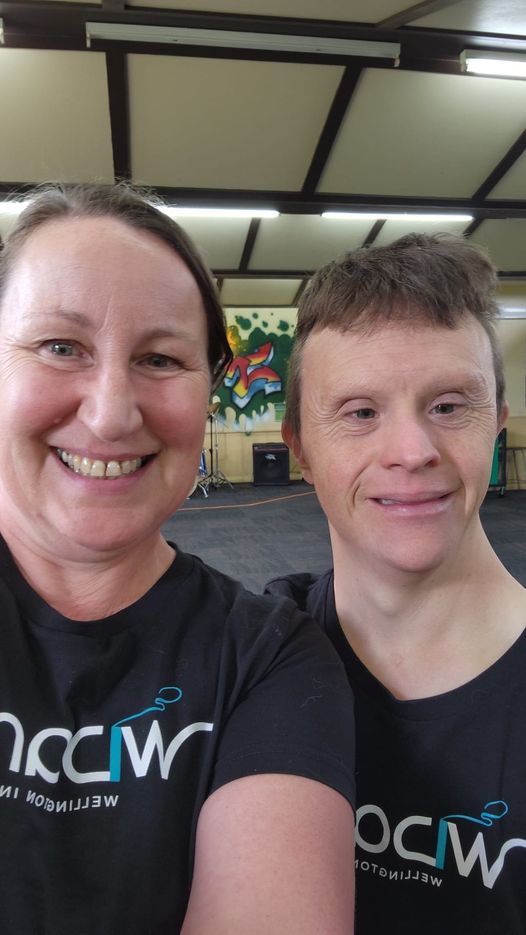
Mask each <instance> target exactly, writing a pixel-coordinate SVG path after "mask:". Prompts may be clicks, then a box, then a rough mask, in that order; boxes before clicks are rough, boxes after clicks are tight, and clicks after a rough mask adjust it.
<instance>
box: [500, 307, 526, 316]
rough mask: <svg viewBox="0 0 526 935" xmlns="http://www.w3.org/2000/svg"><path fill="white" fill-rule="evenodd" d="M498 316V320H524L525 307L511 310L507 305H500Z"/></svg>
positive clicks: (525, 314)
mask: <svg viewBox="0 0 526 935" xmlns="http://www.w3.org/2000/svg"><path fill="white" fill-rule="evenodd" d="M499 316H500V318H505V319H513V318H523V319H524V318H526V306H525V307H524V308H513V307H510V306H509V305H500V306H499Z"/></svg>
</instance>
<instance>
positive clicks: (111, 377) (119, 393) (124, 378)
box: [78, 365, 143, 442]
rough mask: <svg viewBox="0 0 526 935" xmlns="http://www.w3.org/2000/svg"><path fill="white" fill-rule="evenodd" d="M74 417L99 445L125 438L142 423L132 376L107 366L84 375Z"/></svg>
mask: <svg viewBox="0 0 526 935" xmlns="http://www.w3.org/2000/svg"><path fill="white" fill-rule="evenodd" d="M78 417H79V419H80V420H81V422H83V423H84V424H85V425H86V426H87V427H88V428H89V429H90V431H91V433H92V434H93V436H94V437H96V438H99V439H100V440H101V441H106V442H115V441H119V439H121V438H127V437H128V436H129V435H131V434H132V433H133V432H135V431H137V429H139V428H140V427H141V425H142V423H143V416H142V412H141V408H140V404H139V399H138V398H137V390H136V387H135V385H134V379H133V375H132V374H131V372H130V371H129V369H128V368H127V367H117V366H115V365H108V366H105V367H102V366H100V367H98V368H97V370H96V371H95V372H91V373H89V374H88V375H86V378H85V384H84V386H83V390H82V401H81V403H80V406H79V410H78Z"/></svg>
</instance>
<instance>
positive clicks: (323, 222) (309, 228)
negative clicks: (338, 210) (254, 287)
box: [250, 214, 373, 272]
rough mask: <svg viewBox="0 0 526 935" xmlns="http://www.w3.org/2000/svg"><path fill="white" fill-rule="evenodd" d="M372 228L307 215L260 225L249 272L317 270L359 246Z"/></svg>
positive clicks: (369, 224)
mask: <svg viewBox="0 0 526 935" xmlns="http://www.w3.org/2000/svg"><path fill="white" fill-rule="evenodd" d="M372 225H373V221H352V220H351V221H330V220H327V219H326V218H322V217H320V216H319V215H307V214H296V215H294V214H284V215H282V216H281V217H279V218H275V220H273V221H262V222H261V226H260V229H259V232H258V236H257V239H256V243H255V245H254V250H253V252H252V257H251V261H250V269H251V270H255V271H256V272H257V270H258V269H272V270H274V269H276V270H278V269H291V270H306V271H309V270H314V269H317V268H318V267H319V266H322V265H323V264H324V263H327V262H328V261H329V260H332V259H333V258H334V257H336V256H339V255H340V254H342V253H345V252H346V251H347V250H352V249H353V247H357V246H359V245H360V244H361V243H362V242H363V240H364V238H365V237H366V236H367V234H368V233H369V231H370V229H371V227H372Z"/></svg>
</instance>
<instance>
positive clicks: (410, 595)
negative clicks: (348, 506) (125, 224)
mask: <svg viewBox="0 0 526 935" xmlns="http://www.w3.org/2000/svg"><path fill="white" fill-rule="evenodd" d="M333 555H334V591H335V601H336V612H337V615H338V619H339V621H340V624H341V626H342V629H343V631H344V633H345V635H346V637H347V639H348V641H349V643H350V645H351V646H352V648H353V650H354V652H355V653H356V655H357V656H358V657H359V658H360V659H361V661H362V662H363V663H364V665H365V666H366V667H367V668H368V669H369V670H370V672H372V674H373V675H374V676H375V677H376V678H377V679H378V680H379V681H380V682H382V683H383V684H384V685H385V686H386V688H388V689H389V690H390V691H391V692H392V693H393V695H395V696H396V697H398V698H401V699H414V698H422V697H430V696H433V695H438V694H442V693H443V692H446V691H450V690H452V689H454V688H457V687H458V686H459V685H463V684H465V683H466V682H468V681H470V680H471V679H473V678H475V677H476V676H477V675H479V674H480V673H481V672H483V671H484V670H485V669H487V668H488V667H489V666H490V665H492V663H494V662H495V661H496V660H497V659H498V658H500V656H502V655H503V653H505V652H506V650H507V649H508V648H509V647H510V646H511V645H512V643H513V642H514V641H515V640H516V639H517V638H518V636H519V635H520V633H521V632H522V630H523V629H524V627H525V625H526V590H525V589H524V588H522V586H521V585H520V584H518V582H517V581H515V579H513V578H512V577H511V575H510V574H509V573H508V572H507V571H506V569H505V568H504V567H503V565H502V564H501V562H500V561H499V559H498V558H497V556H496V555H495V553H494V551H493V549H492V548H491V546H490V545H489V543H488V541H487V539H486V537H485V535H484V533H483V532H482V530H480V535H479V536H477V539H476V542H474V543H471V544H470V547H469V548H466V549H465V550H464V554H463V555H460V556H457V558H456V560H455V561H453V560H452V561H450V562H448V563H447V566H441V567H440V568H438V569H434V570H432V571H429V572H427V573H423V574H414V573H408V572H403V571H400V570H396V569H386V570H385V573H384V574H382V573H381V572H379V571H378V570H374V571H371V569H370V567H363V566H362V565H361V563H360V557H359V556H356V557H353V556H351V555H349V554H348V553H347V550H345V549H344V548H342V547H341V543H338V542H336V541H335V539H334V538H333ZM466 556H469V558H467V557H466Z"/></svg>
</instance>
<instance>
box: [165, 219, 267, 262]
mask: <svg viewBox="0 0 526 935" xmlns="http://www.w3.org/2000/svg"><path fill="white" fill-rule="evenodd" d="M178 223H179V224H180V225H181V227H184V229H185V231H186V232H187V233H188V234H189V236H190V237H191V238H192V240H193V241H194V243H195V245H196V246H197V248H198V249H199V251H200V253H201V254H202V256H203V259H204V260H205V263H207V265H208V266H210V267H211V268H213V269H237V267H238V266H239V261H240V259H241V256H242V253H243V247H244V246H245V240H246V236H247V233H248V228H249V225H250V218H247V219H244V218H236V219H231V218H180V219H179V220H178Z"/></svg>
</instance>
